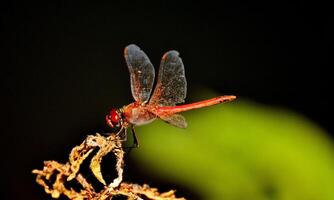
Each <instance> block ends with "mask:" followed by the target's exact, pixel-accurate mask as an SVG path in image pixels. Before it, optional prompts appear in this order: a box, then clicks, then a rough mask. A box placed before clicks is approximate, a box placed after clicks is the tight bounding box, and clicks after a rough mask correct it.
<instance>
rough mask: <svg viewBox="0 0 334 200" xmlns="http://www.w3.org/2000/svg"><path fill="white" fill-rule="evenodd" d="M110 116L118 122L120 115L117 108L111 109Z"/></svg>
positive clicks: (114, 121) (113, 120)
mask: <svg viewBox="0 0 334 200" xmlns="http://www.w3.org/2000/svg"><path fill="white" fill-rule="evenodd" d="M109 118H110V120H111V121H112V122H113V123H115V124H117V123H118V122H119V115H118V113H117V111H116V109H112V110H111V111H110V114H109Z"/></svg>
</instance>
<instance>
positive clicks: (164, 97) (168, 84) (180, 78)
mask: <svg viewBox="0 0 334 200" xmlns="http://www.w3.org/2000/svg"><path fill="white" fill-rule="evenodd" d="M186 94H187V81H186V77H185V73H184V66H183V63H182V59H181V58H180V57H179V53H178V52H177V51H168V52H167V53H165V54H164V55H163V57H162V59H161V63H160V68H159V74H158V80H157V84H156V87H155V89H154V92H153V94H152V97H151V99H150V104H153V105H164V106H173V105H175V104H177V103H182V102H184V99H185V98H186Z"/></svg>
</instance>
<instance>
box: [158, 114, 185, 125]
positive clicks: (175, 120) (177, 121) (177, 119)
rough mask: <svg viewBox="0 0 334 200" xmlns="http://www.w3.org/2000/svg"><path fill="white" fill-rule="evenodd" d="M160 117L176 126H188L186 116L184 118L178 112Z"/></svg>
mask: <svg viewBox="0 0 334 200" xmlns="http://www.w3.org/2000/svg"><path fill="white" fill-rule="evenodd" d="M160 119H162V120H164V121H165V122H167V123H168V124H171V125H173V126H176V127H178V128H187V126H188V124H187V121H186V118H184V117H183V116H182V115H179V114H174V115H170V116H160Z"/></svg>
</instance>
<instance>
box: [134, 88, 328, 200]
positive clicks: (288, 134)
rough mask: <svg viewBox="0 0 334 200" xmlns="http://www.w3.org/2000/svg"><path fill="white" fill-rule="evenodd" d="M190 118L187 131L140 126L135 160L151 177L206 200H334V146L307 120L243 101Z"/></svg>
mask: <svg viewBox="0 0 334 200" xmlns="http://www.w3.org/2000/svg"><path fill="white" fill-rule="evenodd" d="M216 95H217V94H216ZM208 96H213V95H212V94H208V93H205V95H204V93H203V96H202V98H198V100H199V99H203V98H204V97H208ZM184 115H185V116H186V118H187V120H188V123H189V125H188V128H187V129H185V130H181V129H178V128H175V127H172V126H170V125H169V124H166V123H164V122H161V121H156V122H154V123H153V124H151V125H149V126H144V127H140V128H138V130H137V132H138V133H139V134H138V135H139V138H140V148H138V149H136V150H134V151H133V153H132V154H131V157H132V158H133V159H135V161H136V164H137V165H138V166H140V168H141V169H142V170H145V171H146V172H149V173H148V174H149V175H150V176H157V177H159V178H161V179H163V180H165V181H167V182H169V183H174V184H176V185H177V184H180V185H183V186H185V187H187V188H188V189H190V190H192V191H196V193H197V194H198V195H199V196H198V197H199V198H201V199H233V200H238V199H258V200H265V199H266V200H270V199H282V200H290V199H291V200H292V199H303V200H307V199H310V200H311V199H324V200H325V199H328V200H330V199H334V192H333V186H334V148H333V144H332V142H331V141H330V140H329V138H328V135H326V133H325V132H324V130H322V129H321V128H320V127H318V126H316V125H315V124H314V123H312V122H311V121H309V120H308V119H306V118H305V117H303V116H301V115H299V114H297V113H295V112H292V111H289V110H288V109H284V108H276V107H270V106H264V105H260V104H257V103H254V102H252V101H249V100H246V99H243V98H240V99H237V100H236V101H235V102H232V103H228V104H225V105H217V106H212V107H209V108H205V109H201V110H196V111H190V112H188V113H186V114H184Z"/></svg>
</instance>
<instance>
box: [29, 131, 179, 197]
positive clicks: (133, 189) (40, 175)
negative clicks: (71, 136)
mask: <svg viewBox="0 0 334 200" xmlns="http://www.w3.org/2000/svg"><path fill="white" fill-rule="evenodd" d="M96 148H99V150H98V151H97V153H96V154H95V155H94V156H93V158H92V160H91V162H90V169H91V170H92V172H93V174H94V176H95V177H96V178H97V180H99V181H100V182H101V183H103V184H104V185H105V188H104V189H103V190H101V191H99V192H97V191H95V189H94V187H93V186H92V184H90V183H89V182H88V181H87V180H86V179H85V178H84V176H83V175H82V174H80V173H79V170H80V166H81V164H82V163H83V161H84V160H85V159H86V158H87V157H88V156H89V154H90V153H92V152H93V150H94V149H96ZM110 152H113V153H114V155H115V157H116V166H115V167H116V171H117V178H115V179H114V180H113V181H112V182H111V183H110V184H109V185H107V184H106V182H105V180H104V179H103V176H102V173H101V161H102V158H103V157H104V156H105V155H107V154H108V153H110ZM123 157H124V151H123V149H122V142H121V139H120V138H119V136H117V135H110V136H108V137H104V136H101V135H100V134H98V133H97V134H96V135H89V136H87V138H86V139H85V140H84V141H83V142H82V143H81V144H80V145H79V146H76V147H74V148H73V149H72V151H71V154H70V156H69V161H68V162H67V163H65V164H61V163H58V162H57V161H45V162H44V168H43V170H36V169H35V170H33V171H32V172H33V173H34V174H36V175H37V177H36V182H37V183H38V184H39V185H41V186H43V187H44V190H45V192H46V193H48V194H50V195H51V196H52V197H53V198H58V197H60V195H61V194H63V195H65V196H67V197H68V198H69V199H77V200H79V199H112V198H113V197H114V196H116V195H122V196H126V197H127V198H128V199H156V200H167V199H184V198H176V196H175V191H174V190H170V191H168V192H164V193H159V192H158V190H157V189H156V188H151V187H149V186H148V185H146V184H144V185H142V186H141V185H137V184H132V183H122V180H123ZM52 176H55V177H56V178H55V180H54V182H53V183H50V182H51V177H52ZM71 180H75V181H77V182H78V183H79V184H80V185H81V188H80V191H77V190H74V189H73V188H71V187H66V186H65V183H66V182H68V181H71Z"/></svg>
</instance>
